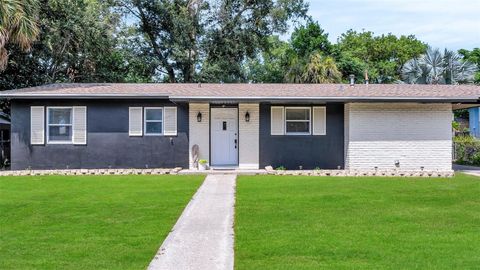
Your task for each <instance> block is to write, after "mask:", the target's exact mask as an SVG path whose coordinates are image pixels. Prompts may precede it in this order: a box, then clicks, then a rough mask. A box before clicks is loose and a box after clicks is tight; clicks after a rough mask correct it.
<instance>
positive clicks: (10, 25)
mask: <svg viewBox="0 0 480 270" xmlns="http://www.w3.org/2000/svg"><path fill="white" fill-rule="evenodd" d="M37 13H38V1H37V0H22V1H18V0H0V72H1V71H3V70H5V68H6V67H7V63H8V55H9V51H8V50H7V48H6V45H8V44H14V45H17V46H18V47H19V48H20V49H21V50H22V51H28V50H30V47H31V45H32V43H33V42H34V41H35V40H36V39H37V37H38V34H39V32H40V30H39V28H38V24H37V21H36V20H35V19H36V17H37V16H38V14H37Z"/></svg>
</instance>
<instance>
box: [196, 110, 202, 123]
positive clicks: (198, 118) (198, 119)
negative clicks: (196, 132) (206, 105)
mask: <svg viewBox="0 0 480 270" xmlns="http://www.w3.org/2000/svg"><path fill="white" fill-rule="evenodd" d="M197 122H202V113H201V112H198V114H197Z"/></svg>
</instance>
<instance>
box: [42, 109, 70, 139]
mask: <svg viewBox="0 0 480 270" xmlns="http://www.w3.org/2000/svg"><path fill="white" fill-rule="evenodd" d="M50 109H70V110H71V113H70V116H71V119H70V120H71V121H70V124H61V125H60V124H50ZM74 121H75V119H74V115H73V107H64V106H49V107H47V119H46V123H47V144H73V123H74ZM50 126H52V127H58V126H70V127H71V128H70V129H71V132H72V139H70V140H69V141H50Z"/></svg>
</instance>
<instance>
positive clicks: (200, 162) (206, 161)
mask: <svg viewBox="0 0 480 270" xmlns="http://www.w3.org/2000/svg"><path fill="white" fill-rule="evenodd" d="M198 163H199V164H202V165H205V164H207V163H208V160H206V159H200V160H199V161H198Z"/></svg>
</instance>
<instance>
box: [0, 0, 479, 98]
mask: <svg viewBox="0 0 480 270" xmlns="http://www.w3.org/2000/svg"><path fill="white" fill-rule="evenodd" d="M290 30H292V31H291V35H290V36H288V33H289V32H290ZM427 48H428V45H427V44H426V43H424V42H422V41H421V40H419V39H417V38H416V37H415V36H412V35H407V36H396V35H394V34H386V35H376V34H375V33H373V32H370V31H361V32H358V31H354V30H349V31H347V32H345V33H343V34H342V35H340V36H339V37H338V38H337V39H336V42H333V40H332V37H330V36H329V34H328V32H327V31H326V30H325V29H323V28H322V27H321V24H320V22H316V21H313V20H312V19H311V18H310V17H309V16H308V4H307V1H305V0H255V1H244V0H107V1H100V0H76V1H72V0H25V1H18V0H0V90H5V89H14V88H21V87H27V86H35V85H42V84H47V83H56V82H256V83H284V82H290V83H337V82H348V78H349V76H350V75H351V74H353V75H355V76H356V78H357V82H363V80H364V77H365V76H368V77H369V80H370V82H371V83H398V82H399V81H400V80H402V79H403V80H405V81H406V82H410V83H420V82H421V81H422V79H421V76H420V77H418V76H417V75H418V74H419V72H418V70H419V68H420V64H419V63H420V62H421V61H420V59H422V57H424V56H425V55H428V52H427ZM442 55H443V56H442V57H441V58H442V61H443V62H442V61H441V62H442V63H443V64H442V65H443V66H442V68H443V69H442V72H443V73H442V74H443V75H442V76H444V78H445V80H443V81H442V82H445V83H471V82H472V80H471V79H469V78H470V77H468V76H466V77H464V78H463V79H462V78H461V76H460V75H462V74H463V75H465V74H467V73H465V72H463V71H466V70H470V71H471V72H476V75H475V76H476V77H475V80H474V81H475V82H477V83H480V73H479V72H478V66H479V65H480V63H479V61H480V49H478V48H477V49H473V50H471V51H470V50H460V51H459V52H458V54H457V53H455V52H450V51H446V52H445V53H443V54H442ZM419 61H420V62H419ZM445 63H447V66H445V65H446V64H445ZM468 63H472V64H476V65H474V66H473V65H469V64H468ZM415 68H416V69H415ZM409 69H410V70H409ZM420 69H421V68H420ZM462 70H463V71H462ZM460 71H462V72H460ZM449 72H450V73H449ZM407 73H408V74H410V75H408V76H406V74H407ZM412 74H417V75H416V76H417V77H414V76H413V75H412ZM422 76H423V75H422ZM413 78H415V79H413Z"/></svg>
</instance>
